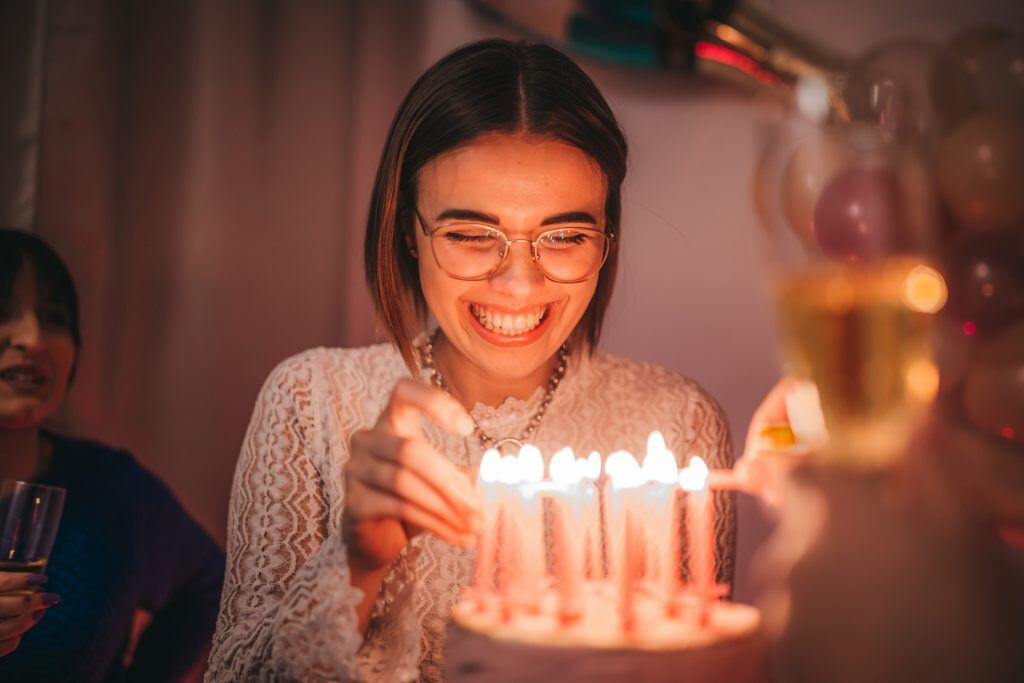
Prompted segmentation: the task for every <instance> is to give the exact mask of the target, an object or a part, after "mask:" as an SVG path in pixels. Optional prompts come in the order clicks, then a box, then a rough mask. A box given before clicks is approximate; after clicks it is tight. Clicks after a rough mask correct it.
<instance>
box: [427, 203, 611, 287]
mask: <svg viewBox="0 0 1024 683" xmlns="http://www.w3.org/2000/svg"><path fill="white" fill-rule="evenodd" d="M416 218H417V219H418V220H419V222H420V227H421V228H422V229H423V234H424V235H426V236H427V237H429V238H430V250H431V251H432V252H433V253H434V261H435V262H436V263H437V266H438V267H439V268H440V269H441V270H443V271H444V272H445V273H447V274H448V275H449V276H450V277H453V278H455V279H456V280H486V279H487V278H489V277H491V276H493V275H495V274H496V273H498V272H499V271H501V269H502V268H503V267H504V266H505V263H506V262H507V261H508V253H509V251H511V249H512V245H513V244H515V243H516V242H525V243H526V244H529V245H530V257H531V258H532V259H533V262H534V263H535V264H536V265H537V267H538V268H539V269H540V271H541V272H542V273H544V276H545V277H546V278H547V279H549V280H551V281H552V282H560V283H563V284H573V283H577V282H586V281H587V280H590V279H591V278H593V277H595V276H596V275H597V274H598V273H599V272H600V271H601V266H603V265H604V262H605V261H606V260H607V259H608V252H609V250H610V249H611V243H612V240H614V239H615V235H614V234H613V233H606V232H604V231H602V230H598V229H597V228H592V227H590V226H585V225H579V226H576V225H570V226H562V227H558V228H554V229H552V230H547V231H545V232H542V233H541V234H539V235H537V238H536V239H533V240H526V239H519V240H513V239H509V238H508V235H506V234H505V233H503V232H502V231H501V230H498V229H497V228H495V227H492V226H490V225H484V224H482V223H473V222H466V221H458V222H454V223H446V224H444V225H439V226H435V227H434V228H429V227H428V226H427V222H426V221H425V220H423V216H422V215H421V214H420V212H419V210H417V211H416Z"/></svg>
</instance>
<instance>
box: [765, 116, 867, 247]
mask: <svg viewBox="0 0 1024 683" xmlns="http://www.w3.org/2000/svg"><path fill="white" fill-rule="evenodd" d="M852 159H853V154H852V152H851V150H850V149H849V147H848V146H847V145H846V144H845V143H844V141H843V140H842V139H841V138H840V137H838V136H837V135H835V134H834V133H829V132H825V131H821V132H818V133H817V134H815V135H814V136H813V137H811V138H809V139H807V140H805V141H803V142H801V143H800V145H799V146H798V147H797V148H796V150H795V151H794V152H793V155H792V156H791V157H790V158H789V160H788V161H787V162H786V166H785V168H784V169H783V171H782V180H781V186H780V188H779V192H780V193H781V195H782V197H781V198H782V212H783V214H784V215H785V218H786V221H787V222H788V223H789V227H790V228H792V229H793V230H794V231H795V232H796V234H797V235H799V236H800V237H801V238H802V239H804V240H805V241H808V242H811V243H813V242H814V206H815V204H816V203H817V202H818V197H819V196H820V195H821V191H822V190H823V189H824V188H825V185H826V183H828V181H829V180H831V179H832V177H833V176H835V175H836V173H837V172H838V171H839V170H840V169H842V168H843V167H845V166H847V165H848V164H849V163H850V162H851V161H852Z"/></svg>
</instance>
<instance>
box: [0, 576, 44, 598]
mask: <svg viewBox="0 0 1024 683" xmlns="http://www.w3.org/2000/svg"><path fill="white" fill-rule="evenodd" d="M46 581H47V579H46V575H45V574H29V573H28V572H0V593H9V592H11V591H31V590H34V589H35V588H38V587H39V586H42V585H43V584H44V583H46Z"/></svg>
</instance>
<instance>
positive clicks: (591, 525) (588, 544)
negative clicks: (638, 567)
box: [576, 451, 602, 581]
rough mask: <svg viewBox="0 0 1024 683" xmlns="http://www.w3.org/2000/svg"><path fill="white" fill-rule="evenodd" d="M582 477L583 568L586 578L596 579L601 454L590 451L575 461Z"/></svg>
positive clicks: (598, 543)
mask: <svg viewBox="0 0 1024 683" xmlns="http://www.w3.org/2000/svg"><path fill="white" fill-rule="evenodd" d="M576 465H577V467H579V468H580V471H581V472H582V477H583V483H584V487H583V499H584V501H583V526H584V531H583V534H584V536H583V538H584V540H583V544H584V553H585V555H584V557H585V559H584V568H585V570H586V575H587V578H588V579H590V580H591V581H596V580H598V579H599V578H600V577H601V574H602V567H601V508H600V497H599V488H598V479H600V478H601V454H600V453H598V452H597V451H591V452H590V455H588V456H587V459H586V460H583V459H582V458H580V459H579V460H577V461H576Z"/></svg>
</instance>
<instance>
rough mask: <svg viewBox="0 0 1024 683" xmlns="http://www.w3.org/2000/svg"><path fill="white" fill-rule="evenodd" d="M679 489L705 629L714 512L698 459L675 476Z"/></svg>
mask: <svg viewBox="0 0 1024 683" xmlns="http://www.w3.org/2000/svg"><path fill="white" fill-rule="evenodd" d="M679 486H680V487H682V489H683V490H684V491H686V492H687V494H688V495H687V501H686V517H687V531H688V537H689V538H688V540H689V562H690V564H689V567H690V582H691V583H692V585H693V588H694V591H695V592H696V594H697V599H698V605H699V609H698V617H697V621H698V623H699V624H700V625H701V626H707V624H708V618H709V615H710V610H711V601H712V600H713V599H714V598H715V597H716V593H717V587H716V585H715V533H714V526H715V511H714V502H713V500H712V496H711V492H710V491H708V466H707V464H705V462H704V460H703V459H701V458H700V457H698V456H693V457H691V458H690V463H689V465H688V466H687V467H686V468H685V469H683V471H682V472H680V473H679Z"/></svg>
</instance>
